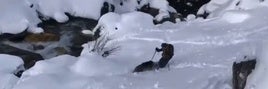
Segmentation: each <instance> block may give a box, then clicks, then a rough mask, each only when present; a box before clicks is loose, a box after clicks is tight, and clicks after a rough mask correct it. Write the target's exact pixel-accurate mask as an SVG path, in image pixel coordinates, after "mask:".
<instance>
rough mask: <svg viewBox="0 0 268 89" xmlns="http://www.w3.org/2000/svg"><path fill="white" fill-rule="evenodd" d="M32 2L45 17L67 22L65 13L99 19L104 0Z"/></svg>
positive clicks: (40, 0)
mask: <svg viewBox="0 0 268 89" xmlns="http://www.w3.org/2000/svg"><path fill="white" fill-rule="evenodd" d="M31 2H32V3H33V4H34V6H35V8H36V10H37V11H39V12H40V13H41V14H42V15H43V16H44V17H46V18H53V19H55V20H57V21H58V22H66V21H68V20H69V18H68V16H67V15H66V14H65V13H69V14H71V15H73V16H78V17H84V18H91V19H95V20H97V19H98V18H99V17H100V11H101V7H102V6H103V3H104V0H76V1H74V0H36V1H31Z"/></svg>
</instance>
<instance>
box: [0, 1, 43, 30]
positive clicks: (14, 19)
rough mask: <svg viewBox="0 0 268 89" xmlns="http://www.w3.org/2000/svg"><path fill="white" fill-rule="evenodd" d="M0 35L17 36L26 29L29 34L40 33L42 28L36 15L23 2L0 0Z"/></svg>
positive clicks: (27, 4) (28, 5)
mask: <svg viewBox="0 0 268 89" xmlns="http://www.w3.org/2000/svg"><path fill="white" fill-rule="evenodd" d="M0 13H1V14H0V34H2V33H11V34H17V33H20V32H23V31H24V30H26V29H28V31H29V32H33V33H40V32H43V29H42V28H38V27H37V24H38V23H39V22H41V21H40V20H39V18H38V17H37V14H36V13H35V11H34V10H33V9H31V8H30V4H29V3H27V2H26V1H25V0H0Z"/></svg>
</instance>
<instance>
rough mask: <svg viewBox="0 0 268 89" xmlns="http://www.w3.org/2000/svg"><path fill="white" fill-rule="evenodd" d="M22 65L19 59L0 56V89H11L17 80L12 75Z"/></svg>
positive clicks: (4, 55)
mask: <svg viewBox="0 0 268 89" xmlns="http://www.w3.org/2000/svg"><path fill="white" fill-rule="evenodd" d="M22 65H23V61H22V59H21V58H19V57H16V56H11V55H6V54H0V76H1V78H0V88H1V89H12V87H13V86H14V85H15V84H16V82H17V81H18V80H19V79H18V78H17V77H16V76H15V75H13V73H14V72H15V71H16V69H18V68H19V67H20V66H22Z"/></svg>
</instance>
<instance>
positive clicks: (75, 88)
mask: <svg viewBox="0 0 268 89" xmlns="http://www.w3.org/2000/svg"><path fill="white" fill-rule="evenodd" d="M218 1H220V0H218ZM244 1H245V0H244ZM226 2H227V1H226ZM229 2H231V1H229ZM265 2H267V1H265ZM265 2H263V3H265ZM218 3H219V2H218ZM221 3H225V2H221ZM263 3H262V4H260V5H259V6H256V7H254V8H251V9H247V10H236V9H232V10H229V11H226V10H225V11H224V12H220V13H221V14H218V12H215V13H212V15H214V16H215V17H211V18H209V19H205V20H204V19H192V20H190V21H188V22H180V23H176V24H173V23H169V22H166V23H163V24H160V25H157V26H155V25H153V17H151V16H149V15H147V14H144V13H140V12H130V13H124V14H117V13H108V14H106V15H104V16H103V17H101V18H100V20H99V24H98V25H97V27H96V29H97V28H100V29H101V30H102V32H101V34H102V35H105V37H107V38H111V40H110V41H108V43H107V44H106V45H105V46H104V50H100V51H98V52H91V51H90V50H91V49H92V48H94V44H95V42H89V43H88V44H85V45H84V50H83V52H82V53H81V56H80V57H72V56H69V55H62V56H58V57H55V58H52V59H47V60H44V61H38V62H37V63H36V65H35V66H34V67H33V68H31V69H29V70H27V71H25V72H24V73H23V75H22V77H21V78H20V79H19V80H18V81H17V79H12V80H13V81H6V80H3V82H1V79H0V87H1V88H2V87H3V89H232V84H231V83H232V79H231V78H232V70H231V69H232V64H233V62H234V61H241V59H243V56H245V55H249V56H257V55H258V54H259V53H261V54H265V52H266V51H264V52H259V50H258V49H262V47H261V46H259V45H260V44H262V42H263V41H265V40H267V35H268V26H267V24H268V16H267V14H268V11H267V8H268V7H266V6H265V4H263ZM216 15H217V16H216ZM162 42H168V43H171V44H173V45H174V48H175V52H174V54H175V55H174V57H173V58H172V59H171V61H170V62H169V66H168V67H167V68H163V69H159V70H156V71H147V72H142V73H132V71H133V69H134V68H135V67H136V66H137V65H139V64H140V63H142V62H145V61H148V60H150V59H151V57H152V56H153V53H154V49H155V47H160V44H161V43H162ZM114 47H115V48H117V50H115V51H113V53H112V54H111V55H109V56H108V57H105V58H104V57H102V56H101V53H102V52H103V51H105V50H109V49H111V48H114ZM0 57H1V55H0ZM160 57H161V54H160V53H157V54H156V56H155V58H154V59H153V61H158V60H159V59H160ZM260 57H261V58H264V57H262V56H260ZM1 60H2V59H1ZM3 60H4V59H3ZM265 63H266V62H265ZM0 66H2V65H0ZM260 66H263V65H260ZM257 68H258V67H257ZM260 70H261V69H260ZM1 73H2V71H0V74H1ZM3 73H5V72H3ZM265 73H266V72H265ZM5 74H7V73H5ZM0 76H5V75H4V74H3V75H0ZM252 78H254V75H253V76H252ZM258 78H259V77H257V79H258ZM255 81H258V80H254V79H251V82H250V83H251V84H254V82H255ZM265 81H266V80H264V82H265ZM7 82H10V83H7ZM252 82H253V83H252ZM13 85H14V86H13ZM260 85H265V84H264V83H263V82H262V83H260ZM250 89H251V88H250ZM253 89H255V88H253ZM256 89H263V88H262V87H261V86H260V88H259V87H257V88H256Z"/></svg>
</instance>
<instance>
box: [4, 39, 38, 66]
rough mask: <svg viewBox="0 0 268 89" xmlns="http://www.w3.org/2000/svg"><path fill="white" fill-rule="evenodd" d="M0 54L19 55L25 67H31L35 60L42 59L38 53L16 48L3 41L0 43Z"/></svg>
mask: <svg viewBox="0 0 268 89" xmlns="http://www.w3.org/2000/svg"><path fill="white" fill-rule="evenodd" d="M0 54H9V55H15V56H18V57H21V58H22V59H23V62H24V67H25V69H29V68H31V67H32V66H33V65H34V64H35V62H37V61H39V60H43V57H42V56H41V55H40V54H37V53H33V52H29V51H26V50H22V49H18V48H15V47H12V46H9V45H6V44H3V43H0Z"/></svg>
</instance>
